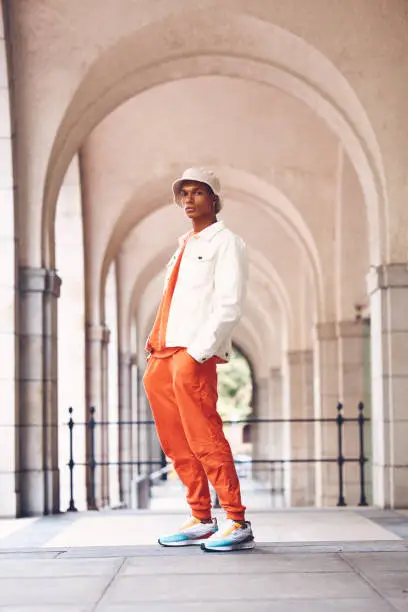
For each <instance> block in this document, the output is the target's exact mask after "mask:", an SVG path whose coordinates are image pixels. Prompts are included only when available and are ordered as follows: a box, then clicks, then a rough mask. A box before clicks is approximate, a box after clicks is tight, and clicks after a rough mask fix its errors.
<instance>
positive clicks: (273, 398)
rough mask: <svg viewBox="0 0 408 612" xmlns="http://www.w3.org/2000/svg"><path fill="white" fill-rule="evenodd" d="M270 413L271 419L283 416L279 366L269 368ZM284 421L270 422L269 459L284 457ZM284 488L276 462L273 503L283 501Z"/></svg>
mask: <svg viewBox="0 0 408 612" xmlns="http://www.w3.org/2000/svg"><path fill="white" fill-rule="evenodd" d="M269 386H270V402H271V408H270V415H271V418H272V419H283V418H284V417H285V412H284V405H283V376H282V370H281V368H272V369H271V370H270V383H269ZM286 429H287V427H286V425H285V424H284V423H271V428H270V435H271V441H270V455H269V459H275V460H281V459H283V458H284V457H285V449H284V446H285V435H286V434H285V430H286ZM284 488H285V470H284V464H283V463H280V462H277V463H275V464H274V465H273V467H271V489H273V490H275V495H274V502H275V503H274V505H276V506H280V505H281V504H282V502H283V499H281V495H280V493H279V492H280V491H281V490H282V489H284Z"/></svg>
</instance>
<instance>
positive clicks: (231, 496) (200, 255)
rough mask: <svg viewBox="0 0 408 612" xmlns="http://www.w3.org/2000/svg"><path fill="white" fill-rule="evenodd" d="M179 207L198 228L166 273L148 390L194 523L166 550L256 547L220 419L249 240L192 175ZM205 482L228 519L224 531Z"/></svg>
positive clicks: (206, 177)
mask: <svg viewBox="0 0 408 612" xmlns="http://www.w3.org/2000/svg"><path fill="white" fill-rule="evenodd" d="M173 194H174V199H175V202H176V203H177V204H179V205H180V206H182V207H183V208H184V211H185V214H186V215H187V217H188V218H189V219H190V220H191V222H192V231H191V232H188V233H187V234H185V235H184V236H182V237H181V238H180V240H179V248H178V250H177V251H176V253H175V254H174V255H173V257H172V258H171V259H170V261H169V263H168V264H167V274H166V281H165V289H164V293H163V296H162V301H161V304H160V307H159V310H158V313H157V316H156V320H155V323H154V325H153V329H152V331H151V334H150V336H149V338H148V340H147V343H146V350H147V351H148V353H149V355H148V362H147V368H146V373H145V376H144V379H143V380H144V386H145V390H146V394H147V397H148V399H149V402H150V406H151V409H152V412H153V416H154V419H155V423H156V428H157V433H158V436H159V439H160V443H161V445H162V448H163V451H164V452H165V454H166V455H167V456H168V457H170V458H171V459H172V461H173V464H174V468H175V470H176V472H177V474H178V476H179V477H180V479H181V481H182V482H183V483H184V484H185V486H186V487H187V502H188V504H189V505H190V508H191V514H192V516H191V519H190V520H189V521H188V522H187V523H186V524H185V525H183V526H182V527H181V529H180V530H179V531H177V532H176V533H173V534H170V535H167V536H162V537H160V538H159V543H160V544H161V545H162V546H188V545H192V544H201V548H202V549H203V550H206V551H229V550H239V549H247V548H253V547H254V545H255V544H254V538H253V534H252V529H251V525H250V523H249V522H247V521H246V520H245V507H244V506H243V505H242V502H241V492H240V486H239V481H238V477H237V473H236V470H235V466H234V461H233V457H232V453H231V449H230V446H229V444H228V442H227V440H226V439H225V436H224V433H223V428H222V420H221V418H220V416H219V414H218V413H217V371H216V366H217V363H226V362H227V361H228V360H229V357H230V354H231V334H232V330H233V328H234V327H235V325H236V324H237V322H238V320H239V318H240V316H241V309H242V302H243V299H244V294H245V285H246V278H247V260H246V248H245V245H244V243H243V241H242V240H241V239H240V238H238V236H235V235H234V234H233V233H232V232H231V231H229V230H228V229H227V228H226V227H225V225H224V223H222V222H221V221H217V213H218V212H219V211H220V209H221V204H222V201H221V194H220V183H219V180H218V178H217V177H216V176H215V174H214V173H213V172H210V171H208V170H206V169H205V168H190V169H188V170H186V171H185V172H184V174H183V176H182V177H181V178H180V179H178V180H176V181H175V183H174V184H173ZM208 480H209V481H210V482H211V484H212V485H213V487H214V489H215V491H216V493H217V495H218V499H219V500H220V504H221V506H222V507H223V509H224V510H225V512H226V515H227V520H226V523H225V525H224V526H223V527H222V528H220V529H218V525H217V521H216V519H215V518H212V516H211V498H210V491H209V487H208Z"/></svg>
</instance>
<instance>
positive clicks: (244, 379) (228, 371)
mask: <svg viewBox="0 0 408 612" xmlns="http://www.w3.org/2000/svg"><path fill="white" fill-rule="evenodd" d="M251 400H252V378H251V370H250V367H249V364H248V362H247V360H246V359H245V357H244V356H243V355H241V353H240V352H239V351H237V350H236V349H233V351H232V356H231V360H230V362H229V363H228V364H224V365H221V366H219V369H218V412H219V413H220V415H221V417H222V418H223V419H224V420H227V421H230V420H231V421H232V420H235V419H241V418H244V417H245V416H247V415H248V414H250V412H251V410H252V407H251Z"/></svg>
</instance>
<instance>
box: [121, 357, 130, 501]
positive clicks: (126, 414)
mask: <svg viewBox="0 0 408 612" xmlns="http://www.w3.org/2000/svg"><path fill="white" fill-rule="evenodd" d="M130 369H131V358H130V355H129V354H127V353H122V354H119V463H120V466H119V496H120V501H121V502H122V503H124V504H125V505H126V506H127V507H129V506H130V497H131V491H130V483H131V479H132V466H131V465H130V462H131V461H132V425H131V424H130V421H131V420H132V404H131V399H132V398H131V370H130Z"/></svg>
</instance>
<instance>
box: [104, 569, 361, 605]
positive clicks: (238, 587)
mask: <svg viewBox="0 0 408 612" xmlns="http://www.w3.org/2000/svg"><path fill="white" fill-rule="evenodd" d="M345 594H347V596H348V597H351V598H372V596H373V591H372V589H371V588H370V587H369V586H368V585H367V584H366V583H365V582H363V581H362V580H360V579H359V578H358V577H357V576H355V575H353V574H345V573H338V574H334V573H332V574H324V573H314V574H312V573H309V574H305V573H304V574H283V573H282V574H276V575H274V576H272V577H271V575H269V574H266V575H265V574H263V575H252V574H249V575H247V576H246V577H245V580H237V576H236V575H235V574H234V575H232V574H228V575H225V574H221V575H219V574H217V575H212V576H211V577H208V579H204V578H203V576H202V575H189V576H188V578H186V576H185V575H176V576H175V575H173V576H171V577H169V576H166V575H163V576H160V575H158V576H141V577H137V576H126V577H119V578H118V579H117V580H115V582H114V583H113V585H112V586H111V588H110V589H109V592H108V593H107V595H106V601H104V603H106V604H107V603H109V604H113V603H115V604H116V603H117V604H120V603H137V602H142V601H144V602H146V605H147V602H149V603H150V602H153V601H167V602H176V601H177V602H183V603H185V602H187V601H190V602H193V601H223V600H224V601H225V600H234V601H240V600H242V599H246V600H264V599H285V598H286V599H291V598H295V599H298V600H299V599H302V598H304V599H325V600H327V601H330V600H332V599H335V598H339V599H341V598H344V595H345Z"/></svg>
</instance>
